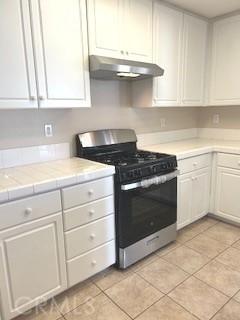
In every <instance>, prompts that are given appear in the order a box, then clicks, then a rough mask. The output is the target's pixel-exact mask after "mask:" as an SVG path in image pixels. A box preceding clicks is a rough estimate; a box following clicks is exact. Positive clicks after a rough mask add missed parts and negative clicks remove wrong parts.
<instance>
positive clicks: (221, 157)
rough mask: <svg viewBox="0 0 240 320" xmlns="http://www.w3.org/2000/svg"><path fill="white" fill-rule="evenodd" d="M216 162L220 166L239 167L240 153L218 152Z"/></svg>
mask: <svg viewBox="0 0 240 320" xmlns="http://www.w3.org/2000/svg"><path fill="white" fill-rule="evenodd" d="M217 163H218V166H220V167H227V168H232V169H240V155H237V154H228V153H219V154H218V161H217Z"/></svg>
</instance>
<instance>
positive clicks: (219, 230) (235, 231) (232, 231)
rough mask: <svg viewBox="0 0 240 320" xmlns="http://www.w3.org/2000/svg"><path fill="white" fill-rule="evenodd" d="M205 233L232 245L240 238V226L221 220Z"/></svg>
mask: <svg viewBox="0 0 240 320" xmlns="http://www.w3.org/2000/svg"><path fill="white" fill-rule="evenodd" d="M205 234H206V235H207V236H208V237H210V238H213V239H215V240H217V241H220V242H224V243H226V244H228V245H232V244H233V243H234V242H236V241H237V240H239V239H240V228H239V227H236V226H232V225H230V224H226V223H223V222H219V223H218V224H216V225H215V226H213V227H211V228H209V229H208V230H206V231H205Z"/></svg>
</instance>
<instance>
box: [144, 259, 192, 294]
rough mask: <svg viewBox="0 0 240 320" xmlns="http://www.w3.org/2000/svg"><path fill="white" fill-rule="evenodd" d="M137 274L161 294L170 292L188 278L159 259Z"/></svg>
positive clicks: (171, 265) (176, 268)
mask: <svg viewBox="0 0 240 320" xmlns="http://www.w3.org/2000/svg"><path fill="white" fill-rule="evenodd" d="M138 274H139V275H141V277H143V278H144V279H145V280H146V281H148V282H150V283H151V284H152V285H153V286H154V287H155V288H157V289H159V290H160V291H161V292H163V293H168V292H170V291H171V290H172V289H174V288H175V287H176V286H177V285H179V284H180V283H181V282H183V281H184V280H185V279H186V278H188V277H189V274H188V273H186V272H184V271H183V270H182V269H180V268H178V267H177V266H175V265H173V264H172V263H169V262H167V261H164V260H163V259H161V258H159V259H158V260H156V261H154V262H153V263H151V264H149V265H148V266H146V267H145V268H143V269H141V270H140V271H138Z"/></svg>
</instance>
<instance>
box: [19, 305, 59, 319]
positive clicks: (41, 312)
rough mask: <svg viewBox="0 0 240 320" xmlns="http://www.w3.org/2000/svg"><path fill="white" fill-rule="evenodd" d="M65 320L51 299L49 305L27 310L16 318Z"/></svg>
mask: <svg viewBox="0 0 240 320" xmlns="http://www.w3.org/2000/svg"><path fill="white" fill-rule="evenodd" d="M57 319H59V320H63V318H62V315H61V314H60V312H59V310H58V309H57V308H56V305H55V303H54V300H50V301H49V302H48V303H47V305H44V304H43V305H40V306H37V307H36V308H33V309H31V310H30V311H28V312H26V314H25V315H21V316H19V317H17V318H15V320H57Z"/></svg>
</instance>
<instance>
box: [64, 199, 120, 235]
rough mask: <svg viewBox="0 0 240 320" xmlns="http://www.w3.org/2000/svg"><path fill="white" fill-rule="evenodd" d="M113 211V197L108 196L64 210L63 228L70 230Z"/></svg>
mask: <svg viewBox="0 0 240 320" xmlns="http://www.w3.org/2000/svg"><path fill="white" fill-rule="evenodd" d="M111 213H114V198H113V196H109V197H107V198H103V199H100V200H96V201H93V202H90V203H88V204H85V205H82V206H80V207H76V208H73V209H69V210H66V211H64V230H65V231H67V230H70V229H73V228H76V227H79V226H81V225H83V224H87V223H89V222H92V221H94V220H97V219H100V218H103V217H104V216H107V215H109V214H111Z"/></svg>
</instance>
